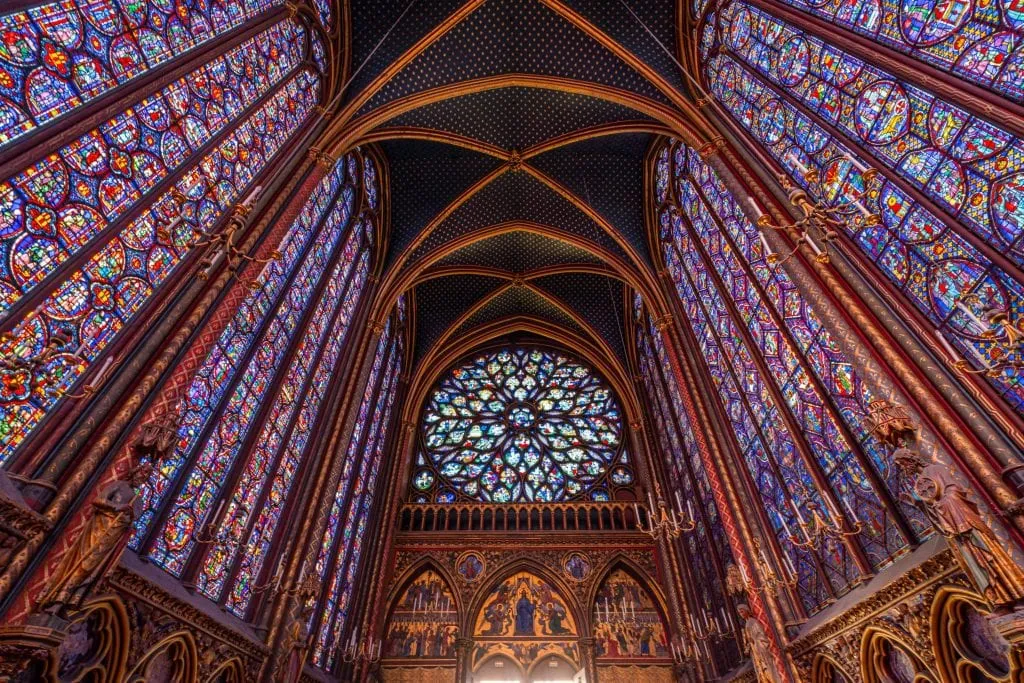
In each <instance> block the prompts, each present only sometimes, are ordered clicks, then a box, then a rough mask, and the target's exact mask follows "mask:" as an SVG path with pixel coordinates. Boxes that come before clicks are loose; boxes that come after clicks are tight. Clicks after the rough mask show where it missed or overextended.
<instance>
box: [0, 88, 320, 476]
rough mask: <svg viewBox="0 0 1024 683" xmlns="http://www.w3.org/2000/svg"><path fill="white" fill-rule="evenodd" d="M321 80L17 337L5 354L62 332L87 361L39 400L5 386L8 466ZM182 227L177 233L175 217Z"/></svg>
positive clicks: (221, 149)
mask: <svg viewBox="0 0 1024 683" xmlns="http://www.w3.org/2000/svg"><path fill="white" fill-rule="evenodd" d="M318 91H319V79H318V77H316V76H314V75H313V74H312V73H310V72H308V71H306V70H303V71H301V72H299V73H298V74H296V76H295V77H293V78H292V79H290V80H289V81H288V82H287V83H286V84H285V85H284V86H282V87H281V88H280V89H279V90H278V92H277V93H275V94H274V95H273V96H272V97H271V98H270V99H268V100H266V101H265V102H264V103H263V104H262V105H261V106H260V108H259V109H257V110H256V111H255V112H254V113H253V114H252V115H251V116H249V117H248V118H247V119H245V120H244V121H243V122H242V123H241V124H239V126H238V127H237V128H235V130H234V131H232V133H231V134H230V135H228V136H227V137H226V138H225V139H224V140H223V141H222V142H221V143H220V144H219V145H217V146H216V147H215V148H214V149H213V150H212V151H211V152H210V153H209V154H208V155H207V156H206V157H204V158H203V159H202V160H201V161H200V162H199V163H198V164H197V165H196V166H195V167H193V168H191V169H190V170H188V171H187V172H186V173H184V174H183V175H182V177H181V178H180V179H179V180H178V181H177V189H178V190H179V191H181V192H183V193H185V194H186V197H187V201H185V202H184V206H183V207H181V209H180V212H179V209H178V207H177V203H176V202H175V201H174V200H173V199H172V197H171V193H170V192H167V193H165V194H163V195H161V196H160V197H159V198H157V200H156V201H155V203H154V204H153V205H152V206H151V207H150V208H149V209H148V210H147V211H146V212H144V213H143V214H142V215H141V216H139V217H138V218H136V219H135V220H134V221H132V222H131V223H129V224H128V225H127V226H126V227H125V228H124V229H123V230H122V231H121V232H120V233H119V234H118V235H117V236H116V237H115V238H114V239H112V240H111V241H110V242H108V243H107V244H106V245H105V246H104V247H103V248H102V249H101V250H100V251H99V252H98V253H97V254H95V255H94V256H93V257H92V258H91V259H90V260H89V262H88V263H86V264H85V265H84V266H83V267H82V268H80V269H78V270H76V271H74V272H73V273H71V274H70V276H69V277H68V278H67V279H66V280H65V281H64V283H63V284H61V285H60V286H59V287H58V288H57V289H56V290H55V291H54V292H53V293H52V294H51V295H50V296H48V297H47V298H45V299H44V300H43V302H42V303H41V304H40V305H39V306H38V307H37V308H36V309H35V310H34V311H32V312H30V313H29V314H28V315H26V316H25V317H24V319H22V320H21V321H20V322H19V323H18V324H17V325H16V326H15V327H14V329H13V334H14V341H12V342H9V343H6V344H3V348H2V349H0V351H2V352H3V353H5V354H9V353H15V352H19V351H20V353H19V355H24V351H23V350H24V349H35V350H38V349H39V348H42V347H43V346H44V345H45V344H46V341H47V339H48V338H49V337H50V336H51V335H53V334H55V333H58V332H59V333H61V334H64V335H66V336H67V337H69V338H70V343H69V344H68V348H72V349H79V354H78V358H79V359H84V360H83V361H82V362H71V361H69V359H68V358H67V357H66V356H62V357H60V358H59V359H58V360H57V361H56V362H57V363H59V364H60V365H61V366H63V368H64V372H63V374H62V375H61V376H60V377H59V379H58V380H57V381H56V382H54V383H53V384H52V385H50V386H49V387H48V389H47V390H37V391H32V390H31V388H30V387H27V386H25V385H26V382H25V381H24V379H23V378H22V379H19V378H17V377H8V378H4V381H3V382H0V462H3V461H4V460H6V459H7V458H8V457H10V455H11V453H13V452H14V449H15V448H17V446H18V445H19V444H20V443H21V442H22V441H23V440H24V439H25V437H26V436H27V435H28V434H29V433H30V432H31V431H32V430H33V429H34V428H35V427H36V426H37V425H38V424H39V423H40V421H42V419H43V418H44V417H45V416H46V413H47V412H48V411H49V410H50V409H52V407H53V406H54V405H55V404H56V403H57V401H58V400H59V397H58V393H57V392H58V391H60V390H66V389H69V388H70V387H71V386H72V385H73V384H74V383H75V382H76V381H77V380H78V379H79V378H80V377H81V376H82V374H84V372H85V371H86V370H87V369H88V367H89V366H91V365H92V364H93V363H95V361H96V359H97V358H98V357H99V356H100V354H101V353H102V352H103V351H104V349H106V348H107V346H108V345H109V344H110V343H111V342H112V341H113V340H114V339H115V338H116V336H117V334H118V333H119V332H120V331H121V330H122V329H123V328H124V326H125V325H126V324H127V323H128V321H129V320H131V319H132V317H133V316H134V315H135V314H136V313H137V312H138V311H139V310H140V309H141V308H142V306H143V305H144V304H146V303H147V302H148V301H150V300H151V298H152V296H153V294H154V293H155V292H156V291H158V290H159V287H160V285H162V284H163V283H164V282H166V281H167V279H168V277H169V276H170V274H171V273H172V272H174V270H175V268H176V266H178V264H180V263H181V261H182V259H183V258H184V257H185V256H186V254H187V253H188V251H189V250H188V247H187V245H188V243H189V242H190V240H191V239H193V238H194V236H195V235H197V234H199V233H201V232H205V231H207V230H209V229H211V228H212V227H213V226H214V225H215V223H216V222H217V221H218V220H219V219H220V218H221V217H222V216H223V215H224V213H225V212H226V211H227V210H228V209H229V208H230V207H231V206H232V205H233V204H234V203H235V202H236V201H237V200H238V199H240V198H241V196H242V194H243V193H244V192H245V191H246V188H247V187H248V186H249V185H250V183H251V182H252V181H253V180H254V179H255V178H256V176H257V175H258V174H259V173H260V172H262V171H263V169H265V168H266V167H267V165H268V164H269V162H270V161H271V160H272V159H273V158H274V156H275V155H276V154H277V152H278V151H279V150H280V149H281V148H282V147H283V146H284V144H285V143H286V142H287V141H288V140H289V138H291V136H292V135H293V134H294V133H295V132H296V131H297V130H298V129H299V126H300V125H301V124H302V123H303V122H304V121H305V120H306V118H307V117H308V115H309V114H310V112H311V111H312V109H313V107H314V106H315V105H316V101H317V96H318ZM178 217H180V218H181V220H180V221H178V222H177V223H176V224H173V228H172V229H171V230H168V229H167V228H166V227H165V226H166V225H167V224H168V223H169V222H171V221H172V219H174V218H178Z"/></svg>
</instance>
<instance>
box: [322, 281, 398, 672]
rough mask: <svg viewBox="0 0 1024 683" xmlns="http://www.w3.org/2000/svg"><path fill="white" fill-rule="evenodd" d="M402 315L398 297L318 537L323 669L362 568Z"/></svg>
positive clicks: (331, 663) (332, 658) (334, 656)
mask: <svg viewBox="0 0 1024 683" xmlns="http://www.w3.org/2000/svg"><path fill="white" fill-rule="evenodd" d="M405 315H406V313H405V300H404V298H402V299H400V300H399V303H398V305H397V307H396V311H395V313H394V315H393V316H392V319H391V320H389V322H388V323H387V325H386V327H385V329H384V331H383V333H382V334H381V337H380V339H379V340H378V342H377V348H376V350H375V353H374V359H373V365H372V366H371V368H370V373H369V377H368V378H367V381H366V386H365V388H364V390H363V396H362V399H361V401H360V404H359V408H358V413H357V415H356V421H355V424H354V425H353V428H352V433H351V435H350V437H349V441H348V446H347V448H346V449H345V456H344V460H343V462H342V465H341V467H342V471H341V477H340V479H339V480H338V486H337V488H336V490H335V493H334V501H333V503H332V505H331V511H330V513H329V515H328V519H327V528H326V529H325V531H324V535H323V538H322V539H321V541H320V551H319V553H318V555H317V561H316V565H315V571H316V572H317V575H318V576H319V578H320V581H321V583H322V584H323V585H324V587H325V588H324V590H323V592H322V595H321V597H320V605H319V606H318V608H317V609H316V611H315V614H317V615H318V616H317V617H315V618H314V620H313V623H312V624H311V631H310V632H311V633H313V634H315V639H314V640H313V648H312V661H313V663H314V664H315V665H316V666H318V667H320V668H321V669H325V670H327V671H330V670H332V669H333V668H334V667H335V666H336V665H337V662H338V660H339V657H340V654H339V648H340V647H341V646H342V644H343V643H342V636H343V634H344V632H345V629H346V628H347V627H348V615H349V608H350V607H351V600H352V595H353V591H354V590H355V586H356V578H357V576H358V573H359V570H360V568H361V561H360V560H361V558H362V550H363V542H364V540H365V536H366V529H367V525H368V524H369V518H370V513H371V511H372V508H373V504H374V501H375V494H376V489H377V483H378V480H379V478H380V468H381V462H382V460H383V455H384V450H385V447H386V443H387V436H388V434H389V429H388V428H389V425H390V424H391V420H392V412H393V411H392V409H393V408H394V403H395V397H396V396H397V394H398V382H399V377H400V376H401V373H402V368H403V362H404V356H405V341H404V338H403V332H402V330H403V329H404V327H405Z"/></svg>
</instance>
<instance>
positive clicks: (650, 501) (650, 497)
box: [647, 491, 654, 514]
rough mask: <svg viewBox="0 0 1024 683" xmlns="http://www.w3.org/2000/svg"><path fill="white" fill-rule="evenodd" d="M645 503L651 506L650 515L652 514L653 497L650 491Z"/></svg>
mask: <svg viewBox="0 0 1024 683" xmlns="http://www.w3.org/2000/svg"><path fill="white" fill-rule="evenodd" d="M647 502H648V504H649V505H650V506H651V514H654V496H653V495H651V492H650V491H648V492H647Z"/></svg>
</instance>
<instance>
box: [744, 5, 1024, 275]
mask: <svg viewBox="0 0 1024 683" xmlns="http://www.w3.org/2000/svg"><path fill="white" fill-rule="evenodd" d="M730 10H731V11H729V12H727V17H728V21H730V22H731V26H733V27H735V26H736V25H737V24H744V25H745V27H744V28H742V29H739V28H733V29H732V30H730V32H729V33H730V35H742V36H744V38H743V39H742V40H740V41H733V43H732V44H731V45H730V47H731V48H732V52H733V53H734V54H737V55H738V56H739V57H740V58H741V59H743V60H744V61H745V62H746V63H747V64H748V65H750V66H752V67H753V68H755V69H756V70H757V71H758V72H759V73H761V74H762V75H763V76H766V77H767V78H768V79H769V80H771V81H772V82H774V83H775V84H776V85H778V86H781V87H782V88H784V89H785V92H786V94H788V95H790V96H792V97H794V98H795V99H797V100H798V101H799V102H801V103H802V104H803V105H804V106H805V107H807V108H808V109H809V110H810V111H812V112H814V113H817V114H818V115H819V116H822V117H823V118H825V119H826V120H827V121H828V122H829V123H831V124H832V125H834V126H836V127H837V128H838V129H839V131H841V132H842V133H843V134H844V135H845V136H846V137H847V138H848V139H850V140H854V141H855V142H857V143H858V144H867V145H869V146H870V153H871V154H872V155H873V156H874V157H875V158H876V159H877V160H878V161H879V162H880V163H881V164H882V165H884V166H886V167H888V168H889V169H892V170H893V171H895V172H897V173H899V174H900V175H901V176H902V177H903V178H904V179H905V180H906V181H907V182H909V183H910V184H911V185H913V186H914V187H916V188H917V189H918V190H921V191H922V192H923V193H924V194H925V195H927V196H928V197H929V198H930V199H932V200H934V201H935V202H936V203H937V204H938V205H939V206H940V207H941V208H942V209H943V210H944V211H946V212H947V213H948V214H950V215H951V216H953V217H954V218H955V219H957V220H958V221H960V222H961V223H963V224H964V225H966V226H968V227H970V228H971V229H972V230H973V231H974V233H975V234H977V235H979V236H980V237H981V238H983V239H984V240H985V241H986V242H988V243H989V244H990V245H991V246H992V247H993V248H995V249H996V250H997V251H999V252H1002V253H1005V254H1007V255H1008V256H1009V257H1010V258H1011V259H1013V260H1014V261H1016V262H1017V263H1018V264H1024V207H1022V205H1021V203H1020V202H1019V199H1020V198H1021V190H1020V188H1021V187H1022V186H1024V142H1021V141H1020V140H1019V139H1018V138H1016V137H1015V136H1013V135H1011V134H1010V133H1009V132H1007V131H1006V130H1004V129H1002V128H1000V127H999V126H998V125H995V124H993V123H989V122H987V121H984V120H982V119H979V118H978V117H976V116H972V115H971V114H969V113H968V112H966V111H964V110H962V109H960V108H959V107H956V106H954V105H951V104H948V103H946V102H943V101H942V100H941V99H939V98H937V97H936V96H935V95H934V94H932V93H930V92H927V91H925V90H921V89H919V88H915V87H914V86H912V85H910V84H908V83H905V82H903V81H900V80H898V79H896V78H895V77H894V76H893V75H892V74H890V73H888V72H886V71H883V70H882V69H879V68H877V67H875V66H872V65H870V64H866V63H864V62H862V61H860V60H859V59H857V58H856V57H854V56H853V55H850V54H848V53H846V52H843V51H842V50H839V49H838V48H836V47H833V46H831V45H828V44H826V43H825V42H824V41H822V40H820V39H819V38H816V37H813V36H810V35H807V34H805V33H803V32H801V31H797V30H795V29H793V28H791V27H789V26H787V25H786V24H785V23H784V22H782V21H780V20H779V19H777V18H775V17H773V16H771V15H770V14H767V13H766V12H762V11H761V10H758V9H756V8H753V7H751V6H749V5H746V4H744V3H734V4H733V5H731V6H730ZM826 93H827V94H826ZM772 106H773V110H774V111H776V112H778V118H779V119H780V120H782V119H784V114H783V110H782V107H781V104H780V103H778V101H775V102H774V103H772ZM764 117H765V114H764V113H762V121H763V120H764ZM765 137H766V138H767V139H769V140H771V138H770V137H768V136H765ZM778 139H781V134H779V135H778V136H777V137H776V138H775V139H774V140H773V141H774V142H777V141H778Z"/></svg>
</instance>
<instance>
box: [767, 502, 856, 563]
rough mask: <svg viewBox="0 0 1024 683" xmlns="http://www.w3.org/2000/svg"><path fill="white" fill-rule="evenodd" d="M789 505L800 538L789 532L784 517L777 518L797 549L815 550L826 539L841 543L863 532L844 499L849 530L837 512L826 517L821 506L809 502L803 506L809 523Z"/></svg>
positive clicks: (797, 510)
mask: <svg viewBox="0 0 1024 683" xmlns="http://www.w3.org/2000/svg"><path fill="white" fill-rule="evenodd" d="M789 504H790V507H791V508H792V509H793V512H794V514H796V518H797V524H798V525H799V527H800V536H797V535H796V534H794V533H793V532H792V531H791V530H790V528H789V524H787V523H786V519H785V517H782V516H781V515H780V516H779V518H780V519H781V520H782V525H783V527H784V528H785V530H786V536H787V540H788V541H789V542H790V543H791V544H792V545H794V546H795V547H797V548H803V549H815V550H816V549H818V548H819V547H820V546H821V544H822V543H823V542H824V541H825V540H826V539H832V540H836V541H842V540H843V539H845V538H848V537H850V536H856V535H858V534H859V533H861V532H862V531H863V530H864V524H863V523H862V522H861V521H860V519H858V518H857V515H856V513H855V512H854V511H853V508H852V507H851V506H850V503H849V501H847V500H846V499H843V505H845V506H846V510H847V512H848V513H849V514H850V518H851V519H852V520H853V522H852V524H853V526H852V527H851V528H849V529H847V528H846V526H845V525H844V523H843V516H842V515H840V514H839V511H838V510H835V509H833V510H832V511H831V514H828V515H826V514H825V513H824V512H822V509H821V506H819V505H818V504H817V503H816V502H815V501H813V500H809V501H807V502H806V503H805V504H804V505H805V506H806V508H807V510H808V511H809V512H810V517H811V519H810V521H807V520H806V519H805V518H804V516H803V515H802V514H801V513H800V509H799V508H798V507H797V506H796V505H795V504H794V503H793V501H792V500H790V501H789ZM801 536H802V538H801ZM794 573H795V572H794Z"/></svg>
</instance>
